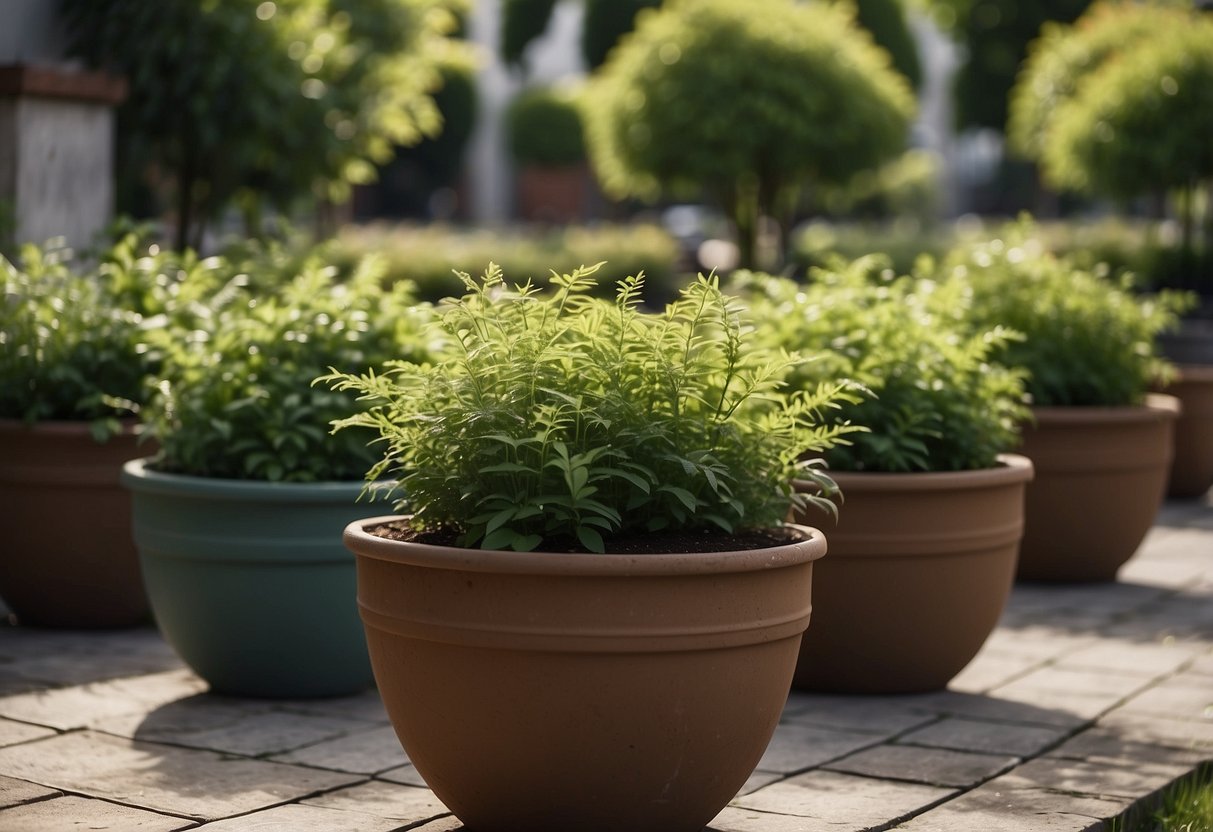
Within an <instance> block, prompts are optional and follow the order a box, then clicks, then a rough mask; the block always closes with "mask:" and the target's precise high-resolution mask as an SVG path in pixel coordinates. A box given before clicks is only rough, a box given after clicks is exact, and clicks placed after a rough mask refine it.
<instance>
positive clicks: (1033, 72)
mask: <svg viewBox="0 0 1213 832" xmlns="http://www.w3.org/2000/svg"><path fill="white" fill-rule="evenodd" d="M1011 127H1012V128H1013V132H1012V135H1013V137H1016V138H1017V142H1016V143H1017V145H1018V146H1020V148H1021V149H1022V150H1023V151H1024V152H1025V153H1026V154H1028V155H1031V156H1033V157H1034V158H1037V159H1039V160H1040V161H1041V162H1042V163H1043V168H1044V173H1045V177H1046V180H1047V181H1048V182H1049V183H1050V184H1052V185H1054V186H1055V187H1059V188H1065V189H1070V190H1076V191H1080V192H1086V193H1094V194H1098V195H1102V196H1110V197H1113V198H1116V199H1120V200H1129V199H1132V198H1136V197H1141V196H1145V195H1155V196H1158V197H1159V198H1160V199H1161V197H1162V196H1163V195H1165V194H1166V193H1168V192H1170V193H1173V194H1175V195H1176V200H1175V204H1176V206H1177V207H1178V218H1179V227H1180V235H1179V236H1180V244H1179V247H1178V254H1177V256H1176V257H1174V258H1171V259H1172V260H1173V261H1174V262H1175V263H1176V264H1177V265H1178V268H1176V269H1169V268H1166V261H1165V259H1164V258H1162V257H1156V258H1155V259H1156V261H1157V262H1158V263H1160V264H1164V267H1163V268H1162V269H1160V270H1159V271H1158V272H1156V273H1150V272H1147V273H1144V274H1143V275H1142V276H1143V277H1144V278H1146V279H1147V280H1149V282H1150V284H1151V286H1154V287H1157V286H1165V285H1171V286H1173V287H1174V288H1184V289H1191V290H1194V291H1196V292H1197V293H1198V294H1199V295H1200V296H1201V301H1202V304H1201V309H1200V310H1199V312H1197V314H1194V315H1191V316H1188V317H1186V318H1185V319H1184V320H1183V321H1181V325H1180V327H1179V328H1177V329H1176V330H1175V331H1173V332H1165V333H1162V334H1161V335H1160V338H1159V341H1160V346H1161V348H1162V350H1163V353H1164V354H1165V355H1167V356H1168V357H1169V358H1171V359H1172V360H1174V361H1175V362H1176V363H1177V368H1176V377H1175V379H1174V381H1173V383H1172V384H1171V386H1170V387H1168V388H1167V392H1168V393H1172V394H1174V395H1175V396H1176V397H1178V398H1179V399H1180V401H1181V402H1182V413H1181V414H1180V417H1179V421H1178V422H1177V423H1176V426H1175V458H1174V465H1173V468H1172V473H1171V478H1170V483H1169V487H1168V491H1169V493H1170V494H1172V495H1173V496H1180V497H1195V496H1200V495H1203V494H1204V493H1205V492H1206V491H1207V490H1208V488H1209V486H1210V485H1211V484H1213V321H1211V320H1209V317H1210V316H1211V315H1213V221H1210V218H1211V217H1213V213H1211V212H1210V209H1209V208H1208V199H1207V196H1206V197H1205V203H1206V207H1205V209H1204V215H1205V222H1204V233H1203V234H1200V233H1199V228H1200V225H1199V224H1198V222H1197V216H1198V213H1199V212H1198V210H1197V205H1198V203H1199V201H1200V195H1201V194H1206V195H1207V194H1208V193H1210V190H1209V189H1210V187H1213V149H1211V147H1210V141H1209V136H1210V135H1213V14H1209V13H1208V12H1199V11H1193V10H1192V9H1190V8H1185V7H1183V6H1182V5H1175V4H1170V5H1168V4H1160V3H1108V2H1103V3H1097V4H1094V5H1093V6H1092V7H1091V8H1090V9H1089V10H1088V11H1087V12H1086V13H1084V15H1083V16H1082V17H1081V18H1080V19H1079V20H1078V21H1077V22H1076V23H1075V24H1074V25H1073V26H1067V27H1056V28H1054V29H1051V30H1049V31H1046V33H1045V35H1044V36H1043V37H1042V38H1041V39H1040V41H1038V43H1037V44H1035V45H1034V47H1033V52H1032V56H1031V59H1030V60H1029V61H1028V63H1027V64H1026V66H1025V70H1024V73H1023V76H1022V78H1021V79H1020V82H1019V84H1018V85H1017V87H1016V93H1015V106H1014V107H1013V108H1012V122H1011ZM1202 238H1203V239H1202ZM1161 250H1162V249H1161V248H1160V251H1161ZM1170 271H1174V272H1175V274H1168V272H1170Z"/></svg>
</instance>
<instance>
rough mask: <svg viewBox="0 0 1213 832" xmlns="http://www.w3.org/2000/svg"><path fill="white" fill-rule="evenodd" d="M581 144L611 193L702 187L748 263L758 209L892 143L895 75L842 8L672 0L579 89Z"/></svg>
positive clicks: (870, 162) (882, 152)
mask: <svg viewBox="0 0 1213 832" xmlns="http://www.w3.org/2000/svg"><path fill="white" fill-rule="evenodd" d="M584 100H585V102H586V104H585V116H586V133H587V139H588V143H589V147H590V156H591V159H592V161H593V163H594V166H595V169H596V170H597V172H598V175H599V179H600V180H601V182H602V185H603V187H604V188H605V189H606V191H607V192H608V193H609V194H610V195H612V196H615V197H627V196H635V197H640V198H642V199H655V198H656V197H658V196H659V195H663V194H665V195H675V196H677V195H684V196H685V195H698V194H699V193H700V192H701V191H704V192H706V193H707V194H708V196H709V198H710V199H712V200H713V201H714V202H716V203H717V204H718V205H719V206H720V207H721V208H722V209H723V210H724V211H725V213H726V214H727V215H728V217H729V218H730V219H731V220H732V222H733V224H734V226H735V228H736V229H737V235H738V244H739V247H740V249H741V262H742V265H752V264H753V262H754V252H755V240H756V234H757V227H758V221H759V218H760V216H761V215H767V216H773V217H775V218H776V219H779V220H782V221H786V220H787V219H788V217H789V215H790V212H791V210H792V208H793V207H794V206H795V203H796V201H797V197H798V193H799V188H800V187H801V186H803V185H816V184H823V183H825V184H828V183H842V182H846V181H848V180H849V179H850V178H851V177H852V176H854V175H855V174H856V173H858V172H859V171H861V170H865V169H868V168H872V167H875V166H877V165H879V164H880V163H882V162H884V161H886V160H887V159H890V158H892V157H894V156H896V155H897V154H898V153H899V152H901V151H902V150H903V149H904V146H905V138H906V130H907V128H908V124H909V119H910V116H911V113H912V111H913V108H914V103H913V96H912V94H911V92H910V89H909V86H908V84H907V83H906V82H905V79H904V78H902V77H901V76H900V75H899V74H897V73H896V72H894V71H893V70H892V68H891V67H890V65H889V56H888V53H887V52H885V51H884V50H882V49H879V48H877V47H876V46H875V45H874V44H873V43H872V41H871V39H870V38H869V37H868V36H867V35H866V34H864V33H862V30H860V29H858V28H857V27H856V25H855V24H854V22H853V21H852V20H851V18H850V17H849V16H848V15H847V14H846V13H845V12H844V11H842V10H840V9H838V8H836V7H833V6H830V5H826V4H823V3H792V2H789V0H753V2H749V3H744V4H742V3H735V2H732V1H731V0H682V1H681V2H671V3H667V4H665V5H663V6H662V7H661V9H659V10H657V11H654V12H652V13H646V14H644V15H642V16H641V19H640V21H639V23H638V26H637V28H636V31H635V32H633V33H632V34H631V35H630V36H629V37H627V38H625V39H624V40H623V41H622V42H621V43H620V44H619V47H618V48H617V49H615V50H614V51H613V52H612V53H611V56H610V58H609V59H608V61H607V63H606V64H604V65H603V67H602V68H601V69H600V70H599V72H598V74H597V75H596V77H595V78H593V79H591V81H590V84H589V89H588V90H587V94H586V96H585V98H584Z"/></svg>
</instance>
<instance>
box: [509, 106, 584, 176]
mask: <svg viewBox="0 0 1213 832" xmlns="http://www.w3.org/2000/svg"><path fill="white" fill-rule="evenodd" d="M506 136H507V138H508V140H509V141H508V143H509V148H510V155H511V156H513V158H514V161H515V162H516V163H517V164H519V165H537V166H540V167H559V166H562V165H575V164H578V163H580V162H584V161H585V138H584V136H583V132H582V127H581V113H580V112H579V111H578V109H577V101H576V98H575V96H574V95H573V93H571V92H570V91H567V90H561V89H555V88H546V87H532V88H531V89H528V90H523V91H522V92H520V93H519V94H518V95H517V96H516V97H515V98H514V100H513V101H511V102H510V106H509V108H508V109H507V110H506Z"/></svg>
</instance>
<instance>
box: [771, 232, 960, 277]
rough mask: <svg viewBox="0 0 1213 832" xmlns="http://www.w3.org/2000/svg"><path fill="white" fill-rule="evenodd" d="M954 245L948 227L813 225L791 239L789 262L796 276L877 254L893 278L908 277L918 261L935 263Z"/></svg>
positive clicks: (953, 239)
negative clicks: (923, 258)
mask: <svg viewBox="0 0 1213 832" xmlns="http://www.w3.org/2000/svg"><path fill="white" fill-rule="evenodd" d="M954 244H955V232H954V230H953V229H952V228H951V227H950V226H934V227H931V228H929V229H926V228H923V226H922V225H921V224H920V223H918V222H914V221H905V220H901V221H896V222H880V223H844V222H838V223H832V222H824V221H815V222H812V223H809V224H808V225H806V226H804V227H803V228H802V229H800V230H799V231H798V232H797V233H796V234H795V235H794V236H793V238H792V246H791V252H790V254H789V258H788V259H789V261H790V263H791V265H792V267H793V269H792V271H793V273H794V274H796V275H798V276H803V275H807V274H808V272H809V269H811V268H813V267H815V266H816V267H819V268H830V267H832V266H833V264H834V263H836V262H837V260H839V259H842V260H843V261H850V260H858V259H859V258H860V257H863V256H865V255H869V254H880V255H881V256H882V257H886V258H888V260H889V263H890V268H892V269H893V272H894V273H895V274H909V273H910V271H911V270H912V269H913V268H914V265H915V263H917V262H918V258H919V257H921V256H923V255H927V256H930V257H934V258H936V259H938V258H939V257H941V256H942V255H943V254H945V253H946V252H947V251H948V249H950V248H951V247H952V246H953V245H954Z"/></svg>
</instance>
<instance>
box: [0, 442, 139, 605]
mask: <svg viewBox="0 0 1213 832" xmlns="http://www.w3.org/2000/svg"><path fill="white" fill-rule="evenodd" d="M137 454H138V451H137V450H136V449H135V436H134V434H132V433H130V432H126V433H122V434H119V435H118V436H114V437H112V438H111V439H110V440H109V441H107V442H105V443H101V444H99V443H98V442H97V441H96V440H94V439H93V437H92V434H91V433H90V432H89V426H88V424H87V423H85V422H43V423H40V424H36V425H33V426H27V425H25V424H23V423H21V422H17V421H13V420H7V419H6V420H0V511H3V516H4V523H3V525H4V544H3V545H4V550H3V555H2V556H0V597H3V598H4V601H5V602H6V603H7V604H8V605H9V607H11V608H12V610H13V612H15V613H16V614H17V617H18V620H20V621H21V622H22V623H25V624H36V625H42V626H51V627H128V626H131V625H134V624H140V623H144V622H146V621H147V614H148V606H147V598H146V596H145V595H144V592H143V582H142V580H141V579H140V577H139V558H138V556H137V554H136V552H135V543H134V541H133V540H132V539H131V529H130V517H131V501H130V495H129V494H127V493H126V491H124V490H123V489H122V487H121V486H120V485H119V483H118V475H119V474H120V473H121V471H122V463H123V462H125V461H126V460H128V459H130V458H131V457H133V456H136V455H137Z"/></svg>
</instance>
